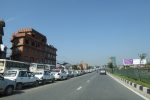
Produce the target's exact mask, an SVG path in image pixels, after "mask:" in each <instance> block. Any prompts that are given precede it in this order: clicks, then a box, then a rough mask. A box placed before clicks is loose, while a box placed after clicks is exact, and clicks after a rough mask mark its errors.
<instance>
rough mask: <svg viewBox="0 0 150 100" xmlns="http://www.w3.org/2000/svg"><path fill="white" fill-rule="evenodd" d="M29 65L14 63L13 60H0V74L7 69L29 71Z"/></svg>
mask: <svg viewBox="0 0 150 100" xmlns="http://www.w3.org/2000/svg"><path fill="white" fill-rule="evenodd" d="M29 67H30V63H27V62H21V61H15V60H7V59H0V74H3V73H4V72H6V71H7V70H9V69H25V70H29Z"/></svg>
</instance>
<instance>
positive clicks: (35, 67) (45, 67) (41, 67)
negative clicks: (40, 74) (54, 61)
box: [29, 63, 55, 72]
mask: <svg viewBox="0 0 150 100" xmlns="http://www.w3.org/2000/svg"><path fill="white" fill-rule="evenodd" d="M54 68H55V65H50V64H40V63H31V64H30V68H29V70H30V71H31V72H36V71H39V70H49V71H50V70H51V69H54Z"/></svg>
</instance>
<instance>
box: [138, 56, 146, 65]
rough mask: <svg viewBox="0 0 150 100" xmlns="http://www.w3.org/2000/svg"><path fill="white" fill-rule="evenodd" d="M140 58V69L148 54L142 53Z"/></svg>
mask: <svg viewBox="0 0 150 100" xmlns="http://www.w3.org/2000/svg"><path fill="white" fill-rule="evenodd" d="M138 56H139V57H140V67H141V64H142V60H143V59H145V58H146V56H147V54H146V53H141V54H139V55H138Z"/></svg>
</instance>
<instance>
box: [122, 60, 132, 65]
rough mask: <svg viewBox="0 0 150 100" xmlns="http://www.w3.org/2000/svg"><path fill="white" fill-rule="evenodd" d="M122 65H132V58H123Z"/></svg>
mask: <svg viewBox="0 0 150 100" xmlns="http://www.w3.org/2000/svg"><path fill="white" fill-rule="evenodd" d="M123 65H133V59H123Z"/></svg>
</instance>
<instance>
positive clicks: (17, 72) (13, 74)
mask: <svg viewBox="0 0 150 100" xmlns="http://www.w3.org/2000/svg"><path fill="white" fill-rule="evenodd" d="M89 72H92V70H91V71H83V70H82V71H81V70H64V69H53V70H51V71H49V70H38V71H35V72H30V71H28V70H23V69H10V70H7V71H6V72H5V73H4V74H3V76H0V93H3V94H5V95H11V94H12V93H13V90H21V89H22V88H23V87H24V86H34V87H37V86H38V85H39V84H46V83H47V82H54V81H55V80H65V79H68V78H72V77H76V76H80V75H83V74H85V73H89Z"/></svg>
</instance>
